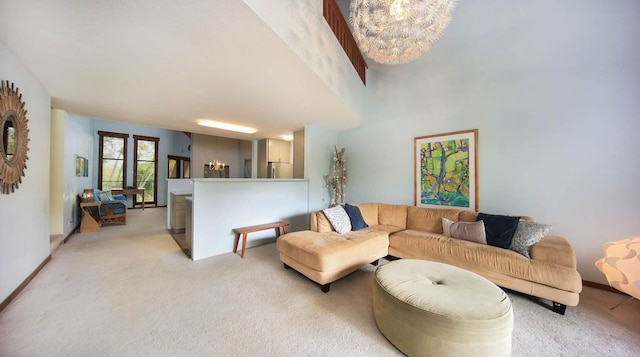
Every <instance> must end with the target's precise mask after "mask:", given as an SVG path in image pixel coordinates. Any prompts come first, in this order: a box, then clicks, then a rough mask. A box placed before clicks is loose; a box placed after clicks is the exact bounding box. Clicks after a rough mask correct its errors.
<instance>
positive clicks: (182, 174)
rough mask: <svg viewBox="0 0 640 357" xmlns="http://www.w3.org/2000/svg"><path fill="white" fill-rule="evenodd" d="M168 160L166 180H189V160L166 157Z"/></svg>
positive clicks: (180, 157)
mask: <svg viewBox="0 0 640 357" xmlns="http://www.w3.org/2000/svg"><path fill="white" fill-rule="evenodd" d="M167 158H168V160H169V173H168V174H167V177H168V178H190V177H191V175H190V167H189V166H190V159H189V158H188V157H184V156H173V155H167Z"/></svg>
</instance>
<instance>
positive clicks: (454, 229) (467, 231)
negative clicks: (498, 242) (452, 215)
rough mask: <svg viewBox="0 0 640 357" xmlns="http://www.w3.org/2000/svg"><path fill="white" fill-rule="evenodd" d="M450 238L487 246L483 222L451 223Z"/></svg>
mask: <svg viewBox="0 0 640 357" xmlns="http://www.w3.org/2000/svg"><path fill="white" fill-rule="evenodd" d="M451 237H453V238H458V239H463V240H468V241H470V242H475V243H480V244H487V238H486V234H485V231H484V222H482V221H477V222H453V224H451Z"/></svg>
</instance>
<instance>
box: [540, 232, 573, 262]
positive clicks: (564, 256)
mask: <svg viewBox="0 0 640 357" xmlns="http://www.w3.org/2000/svg"><path fill="white" fill-rule="evenodd" d="M529 253H530V254H531V259H533V260H539V261H544V262H548V263H551V264H557V265H562V266H565V267H568V268H572V269H576V267H577V263H576V253H575V252H574V251H573V248H572V247H571V244H569V241H568V240H566V239H565V238H563V237H558V236H545V237H543V238H542V239H541V240H540V241H539V242H538V243H536V244H534V245H533V246H531V250H530V251H529Z"/></svg>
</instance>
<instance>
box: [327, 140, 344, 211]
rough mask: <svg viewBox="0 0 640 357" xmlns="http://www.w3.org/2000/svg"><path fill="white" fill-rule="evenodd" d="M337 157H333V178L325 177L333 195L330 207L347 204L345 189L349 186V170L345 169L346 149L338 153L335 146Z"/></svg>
mask: <svg viewBox="0 0 640 357" xmlns="http://www.w3.org/2000/svg"><path fill="white" fill-rule="evenodd" d="M334 150H335V156H334V157H333V176H329V175H326V176H325V177H324V179H325V181H326V182H327V186H328V187H329V188H330V189H331V192H332V193H333V198H332V199H331V205H330V206H329V207H333V206H337V205H339V204H344V203H345V188H346V185H347V168H346V167H345V159H344V153H345V151H346V149H345V148H342V150H340V151H338V148H337V147H335V146H334Z"/></svg>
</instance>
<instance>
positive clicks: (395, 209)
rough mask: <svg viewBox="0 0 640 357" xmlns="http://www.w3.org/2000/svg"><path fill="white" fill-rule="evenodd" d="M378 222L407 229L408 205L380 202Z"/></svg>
mask: <svg viewBox="0 0 640 357" xmlns="http://www.w3.org/2000/svg"><path fill="white" fill-rule="evenodd" d="M378 224H386V225H390V226H396V227H400V228H402V229H406V228H407V206H405V205H389V204H385V203H380V204H379V205H378Z"/></svg>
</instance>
